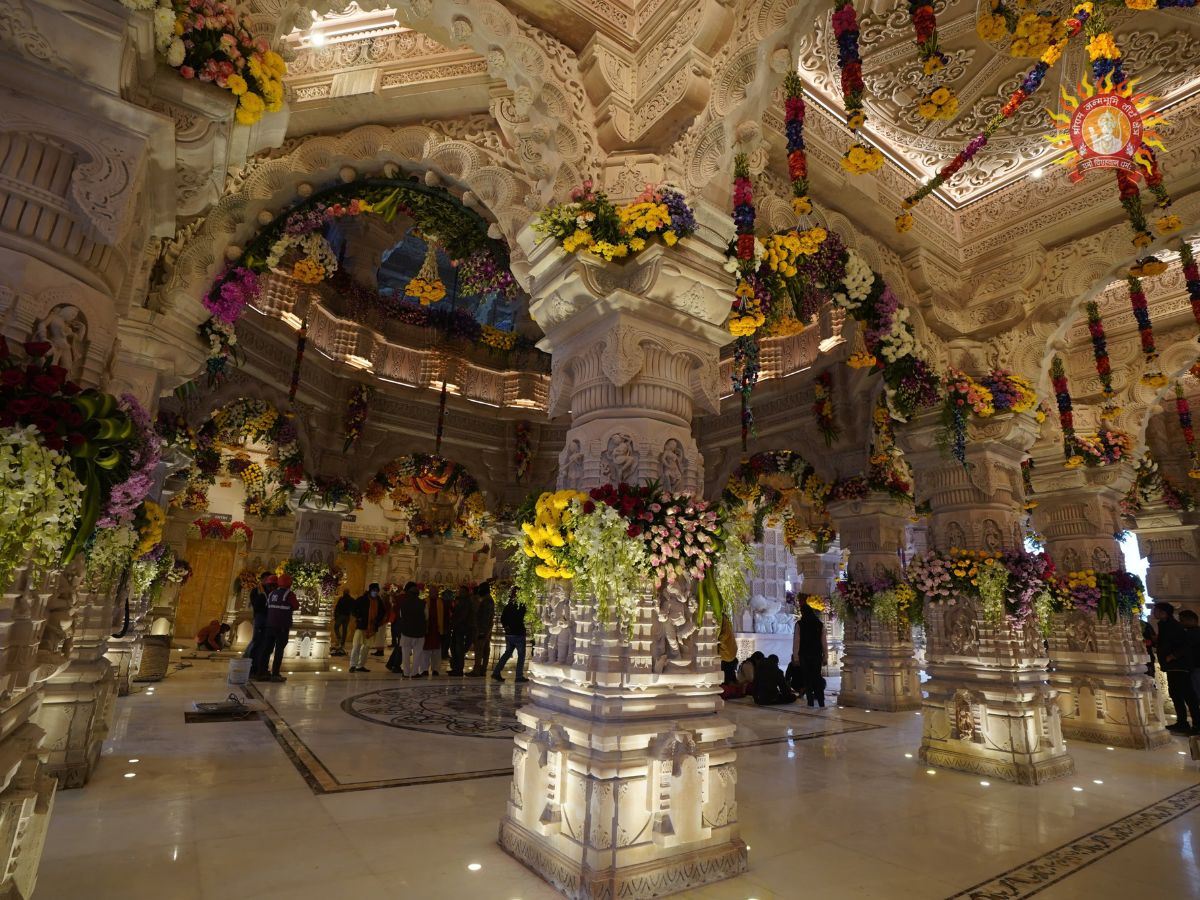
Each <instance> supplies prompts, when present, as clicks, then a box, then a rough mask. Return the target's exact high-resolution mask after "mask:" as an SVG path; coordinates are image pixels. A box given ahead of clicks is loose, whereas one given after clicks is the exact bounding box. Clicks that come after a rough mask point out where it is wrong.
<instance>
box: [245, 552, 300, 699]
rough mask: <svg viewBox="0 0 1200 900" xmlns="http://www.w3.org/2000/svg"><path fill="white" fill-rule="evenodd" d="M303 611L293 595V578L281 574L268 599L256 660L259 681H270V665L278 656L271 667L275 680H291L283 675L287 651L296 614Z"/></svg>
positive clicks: (271, 677) (272, 676) (271, 675)
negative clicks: (262, 634) (271, 660)
mask: <svg viewBox="0 0 1200 900" xmlns="http://www.w3.org/2000/svg"><path fill="white" fill-rule="evenodd" d="M299 608H300V602H299V601H298V600H297V599H296V595H295V594H294V593H292V576H291V575H280V576H279V577H278V578H277V579H276V580H275V589H274V590H273V591H271V593H270V595H269V596H268V597H267V629H266V632H265V634H264V637H263V641H262V649H261V650H260V651H259V653H258V656H257V658H256V660H255V675H254V677H256V678H257V679H259V680H263V679H266V678H267V677H268V675H267V662H268V660H269V658H270V657H271V655H272V653H274V657H275V658H274V661H273V663H272V665H271V673H270V680H271V681H287V679H286V678H284V677H283V676H282V675H280V674H279V669H280V667H281V666H282V665H283V650H284V648H285V647H286V646H287V642H288V634H289V632H291V630H292V615H293V614H294V613H295V611H296V610H297V609H299Z"/></svg>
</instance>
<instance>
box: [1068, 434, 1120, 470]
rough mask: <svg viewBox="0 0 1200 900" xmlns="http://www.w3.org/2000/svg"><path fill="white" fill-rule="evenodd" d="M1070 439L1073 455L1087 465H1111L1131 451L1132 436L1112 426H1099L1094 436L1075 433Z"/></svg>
mask: <svg viewBox="0 0 1200 900" xmlns="http://www.w3.org/2000/svg"><path fill="white" fill-rule="evenodd" d="M1072 441H1073V446H1074V451H1075V452H1074V455H1075V456H1078V457H1081V458H1082V459H1083V465H1085V466H1088V467H1093V466H1108V465H1112V464H1114V463H1117V462H1120V461H1121V460H1123V459H1128V458H1129V456H1130V455H1131V454H1132V453H1133V438H1131V437H1130V436H1129V435H1128V434H1126V433H1125V432H1123V431H1117V430H1115V429H1112V428H1101V429H1100V430H1099V432H1097V433H1096V435H1095V436H1090V435H1084V434H1078V433H1076V434H1075V435H1073V437H1072Z"/></svg>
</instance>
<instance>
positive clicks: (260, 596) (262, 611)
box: [242, 572, 275, 659]
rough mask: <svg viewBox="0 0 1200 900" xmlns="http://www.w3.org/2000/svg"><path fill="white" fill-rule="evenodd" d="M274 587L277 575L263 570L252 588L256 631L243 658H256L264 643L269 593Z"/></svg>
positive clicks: (251, 600) (251, 636)
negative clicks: (259, 647) (260, 645)
mask: <svg viewBox="0 0 1200 900" xmlns="http://www.w3.org/2000/svg"><path fill="white" fill-rule="evenodd" d="M274 587H275V576H274V575H272V574H271V573H270V572H263V573H262V574H261V575H259V576H258V584H256V585H255V586H254V587H252V588H251V589H250V609H251V610H252V612H253V614H254V619H253V625H254V633H253V634H251V635H250V643H249V644H247V645H246V652H245V653H243V654H242V659H254V658H255V657H256V656H257V655H258V645H259V644H261V643H262V641H263V635H264V633H265V632H266V630H267V595H268V594H269V593H271V590H272V589H273V588H274Z"/></svg>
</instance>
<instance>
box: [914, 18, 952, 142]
mask: <svg viewBox="0 0 1200 900" xmlns="http://www.w3.org/2000/svg"><path fill="white" fill-rule="evenodd" d="M908 15H909V18H910V19H912V24H913V32H914V34H915V35H916V42H917V53H918V58H919V59H920V60H921V71H922V73H924V74H925V75H926V76H930V75H936V74H937V73H938V72H940V71H941V70H942V68H943V67H944V66H945V65H946V63H947V62H949V58H948V57H947V56H946V54H944V53H942V51H941V50H940V49H938V33H937V16H936V15H935V14H934V11H933V4H932V3H931V2H930V0H908ZM917 112H919V113H920V114H921V115H922V116H924V117H925V118H926V119H931V120H937V119H945V120H949V119H953V118H954V117H955V115H957V113H958V98H957V97H956V96H954V91H952V90H950V88H948V87H946V86H945V85H942V84H939V83H937V82H936V81H935V82H934V87H933V88H932V89H931V90H930V91H928V92H927V93H926V94H925V95H924V96H923V97H922V98H921V100H920V102H919V103H918V104H917Z"/></svg>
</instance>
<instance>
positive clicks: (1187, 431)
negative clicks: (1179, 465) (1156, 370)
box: [1175, 381, 1200, 478]
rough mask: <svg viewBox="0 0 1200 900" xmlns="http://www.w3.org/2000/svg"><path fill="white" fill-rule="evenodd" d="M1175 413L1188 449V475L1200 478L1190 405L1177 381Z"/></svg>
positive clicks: (1199, 458)
mask: <svg viewBox="0 0 1200 900" xmlns="http://www.w3.org/2000/svg"><path fill="white" fill-rule="evenodd" d="M1175 414H1176V415H1177V416H1178V417H1179V430H1180V431H1181V432H1183V443H1184V444H1185V445H1186V446H1187V449H1188V460H1189V462H1190V466H1189V468H1188V477H1189V478H1200V456H1198V455H1197V451H1196V432H1195V431H1193V430H1192V406H1191V404H1190V403H1188V399H1187V397H1186V396H1184V393H1183V385H1182V384H1180V383H1179V382H1178V381H1177V382H1175Z"/></svg>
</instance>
